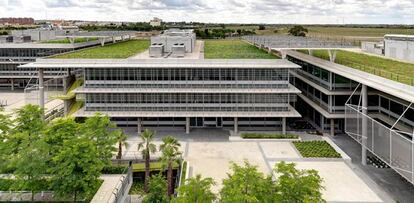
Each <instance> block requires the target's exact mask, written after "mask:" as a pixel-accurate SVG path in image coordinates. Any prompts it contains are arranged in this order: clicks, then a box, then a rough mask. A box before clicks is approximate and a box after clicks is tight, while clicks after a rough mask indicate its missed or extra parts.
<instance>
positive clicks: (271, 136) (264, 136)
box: [241, 133, 299, 139]
mask: <svg viewBox="0 0 414 203" xmlns="http://www.w3.org/2000/svg"><path fill="white" fill-rule="evenodd" d="M241 137H242V138H244V139H298V137H299V136H298V135H294V134H286V135H284V134H270V133H242V134H241Z"/></svg>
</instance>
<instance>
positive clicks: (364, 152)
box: [361, 85, 368, 166]
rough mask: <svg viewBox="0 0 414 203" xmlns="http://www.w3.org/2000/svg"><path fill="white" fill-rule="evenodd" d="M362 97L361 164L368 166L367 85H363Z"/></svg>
mask: <svg viewBox="0 0 414 203" xmlns="http://www.w3.org/2000/svg"><path fill="white" fill-rule="evenodd" d="M361 97H362V114H363V116H362V126H361V127H362V139H361V141H362V143H361V148H362V152H361V162H362V165H364V166H365V165H367V148H366V146H367V136H368V118H367V115H368V87H367V86H366V85H362V90H361Z"/></svg>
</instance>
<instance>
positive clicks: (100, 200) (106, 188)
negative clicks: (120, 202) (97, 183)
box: [91, 174, 122, 203]
mask: <svg viewBox="0 0 414 203" xmlns="http://www.w3.org/2000/svg"><path fill="white" fill-rule="evenodd" d="M121 177H122V174H112V175H102V176H101V177H100V178H101V179H102V180H103V181H104V182H103V183H102V185H101V187H100V188H99V190H98V191H97V192H96V194H95V196H94V197H93V199H92V201H91V203H106V202H113V201H114V198H115V196H114V195H113V194H112V192H113V191H114V189H115V187H117V184H119V181H120V179H121Z"/></svg>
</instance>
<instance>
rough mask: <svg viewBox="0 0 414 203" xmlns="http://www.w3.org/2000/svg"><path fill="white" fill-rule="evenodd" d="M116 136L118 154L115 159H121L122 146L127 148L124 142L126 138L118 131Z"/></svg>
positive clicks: (126, 143) (122, 132)
mask: <svg viewBox="0 0 414 203" xmlns="http://www.w3.org/2000/svg"><path fill="white" fill-rule="evenodd" d="M116 136H117V140H118V154H117V155H116V158H117V159H122V146H124V147H125V148H127V147H128V142H126V141H127V139H128V136H127V135H126V134H125V133H124V131H122V130H118V131H117V134H116Z"/></svg>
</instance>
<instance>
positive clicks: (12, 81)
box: [10, 78, 14, 91]
mask: <svg viewBox="0 0 414 203" xmlns="http://www.w3.org/2000/svg"><path fill="white" fill-rule="evenodd" d="M10 89H11V91H14V78H12V79H10Z"/></svg>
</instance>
